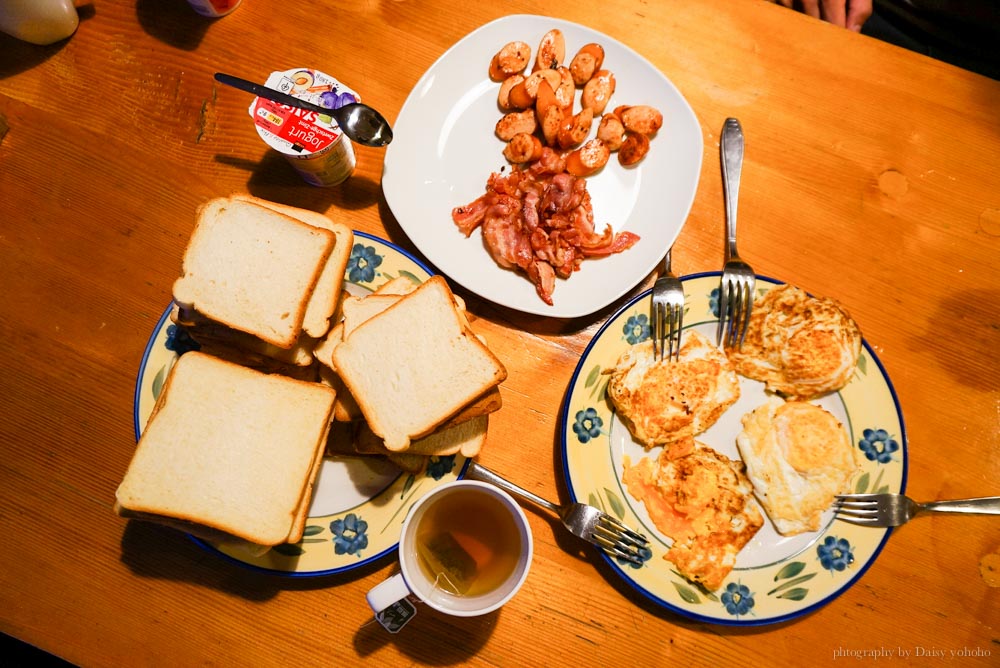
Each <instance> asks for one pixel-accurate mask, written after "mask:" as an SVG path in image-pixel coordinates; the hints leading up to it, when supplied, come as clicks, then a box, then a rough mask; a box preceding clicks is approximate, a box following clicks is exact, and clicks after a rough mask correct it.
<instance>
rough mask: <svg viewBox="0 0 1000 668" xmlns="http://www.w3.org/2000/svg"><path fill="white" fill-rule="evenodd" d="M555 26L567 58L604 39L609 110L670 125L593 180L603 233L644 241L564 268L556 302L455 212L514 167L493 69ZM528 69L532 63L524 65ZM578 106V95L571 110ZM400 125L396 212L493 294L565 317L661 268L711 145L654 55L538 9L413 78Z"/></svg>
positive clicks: (388, 180)
mask: <svg viewBox="0 0 1000 668" xmlns="http://www.w3.org/2000/svg"><path fill="white" fill-rule="evenodd" d="M550 31H559V33H560V34H561V35H562V37H563V38H564V41H565V57H564V59H563V61H562V62H561V63H560V64H561V65H569V62H570V60H571V58H572V57H573V54H574V53H576V52H577V50H579V49H581V48H582V47H584V46H585V45H588V44H591V45H595V44H596V45H599V46H600V47H601V48H602V49H603V54H604V56H603V66H602V67H603V68H604V70H606V71H609V72H611V73H613V75H614V79H615V81H616V84H615V87H614V92H613V94H612V95H611V97H610V102H609V103H608V106H607V111H608V112H611V111H612V110H613V109H615V108H617V107H618V106H620V105H643V106H647V107H652V108H655V109H657V110H658V111H659V112H660V113H661V114H662V129H659V131H658V132H656V134H655V137H653V138H652V139H650V140H649V151H648V154H647V155H645V157H644V158H643V159H642V161H641V162H638V163H636V164H634V165H631V166H628V167H624V166H622V165H620V164H619V159H618V157H615V156H614V155H613V156H612V157H611V158H610V159H609V161H608V163H607V164H606V165H605V166H604V167H603V168H601V169H600V170H599V171H597V172H595V173H593V174H592V175H589V176H587V177H586V179H585V182H586V189H587V192H588V193H589V199H590V203H591V204H592V213H593V220H592V223H593V227H594V228H595V230H596V232H598V233H601V232H602V231H606V230H609V231H613V232H614V233H615V234H616V235H622V234H630V235H632V234H634V235H637V236H638V237H639V240H638V241H637V242H636V243H635V244H634V245H633V246H631V247H630V248H628V249H627V250H624V251H622V252H615V253H611V254H607V255H605V256H601V257H597V256H596V255H595V256H588V257H587V259H585V260H584V261H582V262H581V263H580V264H579V266H578V269H577V270H575V271H572V273H570V274H569V275H568V277H563V275H564V274H563V273H560V272H557V275H556V276H555V278H554V289H553V290H552V294H551V300H552V303H551V304H548V303H546V302H545V301H543V299H542V298H540V296H539V293H538V292H537V291H536V286H535V285H534V284H533V282H532V281H533V280H534V279H531V280H529V277H528V276H530V272H529V274H528V276H526V275H525V274H524V273H522V272H521V271H514V270H512V269H510V268H504V267H502V266H500V264H499V262H500V260H494V257H495V255H494V254H495V253H497V252H498V251H497V249H496V245H495V244H487V243H484V241H486V240H487V239H488V238H489V235H488V234H487V233H485V232H484V228H485V227H486V226H485V225H484V226H483V227H480V228H479V229H477V230H475V231H472V232H471V236H468V237H467V236H466V235H465V234H464V233H463V232H462V231H461V230H460V229H459V227H458V226H457V225H456V221H454V220H453V218H452V211H453V209H455V208H456V207H459V208H461V207H464V206H465V205H467V204H468V203H469V202H472V201H473V200H476V199H477V198H479V197H480V196H482V195H483V194H484V190H485V188H486V184H487V179H489V178H490V177H491V174H507V173H510V172H511V168H512V165H511V164H510V163H509V162H508V161H507V160H506V159H505V157H504V153H503V152H504V150H505V142H504V141H503V140H502V139H501V138H500V137H499V136H498V134H497V132H496V126H497V122H498V120H500V119H501V118H502V117H503V116H504V112H503V109H502V108H501V107H500V106H498V91H499V90H500V89H501V83H500V82H499V81H497V80H495V79H491V78H490V73H489V70H490V63H491V59H492V58H493V56H494V55H495V54H496V53H497V51H498V50H499V49H501V48H502V47H504V45H505V44H508V43H510V42H512V40H523V42H524V44H525V46H526V47H530V49H531V60H534V59H535V56H536V52H541V46H540V43H541V42H542V41H543V39H544V38H545V36H546V35H547V34H549V33H550ZM530 69H531V66H530V64H529V65H528V69H527V70H525V74H527V71H529V70H530ZM564 69H565V68H564ZM602 71H603V70H602ZM582 90H583V87H582V86H578V87H577V88H576V90H575V93H572V95H575V97H576V98H577V99H578V100H580V99H582V95H583V92H582ZM579 107H580V103H579V102H575V103H574V107H573V109H574V110H578V109H579ZM529 113H530V110H529ZM599 120H600V113H599V112H598V113H596V117H595V119H594V122H593V123H592V125H591V126H590V129H589V130H588V132H589V135H588V136H589V137H591V138H596V133H597V131H598V130H597V129H598V126H599V122H598V121H599ZM394 129H395V138H394V140H393V142H392V144H390V145H389V146H388V148H387V149H386V155H385V166H384V170H383V174H382V188H383V190H384V192H385V197H386V201H387V203H388V205H389V208H390V209H391V210H392V212H393V215H394V216H395V217H396V219H397V221H398V222H399V224H400V226H401V227H402V228H403V230H404V232H405V233H406V235H407V236H408V237H409V238H410V240H411V241H412V242H413V243H414V245H415V246H416V247H417V248H419V249H420V252H421V253H422V254H423V255H424V256H425V257H427V259H428V260H429V261H430V262H431V264H432V265H433V266H434V267H435V268H436V269H437V270H438V271H440V272H442V273H443V274H445V275H446V276H448V277H449V279H451V280H454V281H456V282H457V283H459V284H461V285H462V286H463V287H464V288H466V289H467V290H469V291H471V292H473V293H475V294H477V295H479V296H481V297H483V298H485V299H488V300H490V301H492V302H494V303H496V304H499V305H501V306H505V307H509V308H513V309H516V310H519V311H522V312H525V313H531V314H536V315H542V316H551V317H557V318H575V317H582V316H585V315H589V314H591V313H594V312H596V311H599V310H601V309H602V308H604V307H605V306H607V305H608V304H611V303H612V302H614V301H615V300H617V299H619V298H620V297H622V296H623V295H625V294H626V293H627V292H629V291H630V290H631V289H633V288H634V287H635V286H636V285H638V284H639V283H640V282H641V281H642V280H643V279H644V278H645V277H646V276H648V275H649V273H650V272H651V271H652V270H653V269H654V268H655V266H656V264H657V263H658V262H659V261H660V259H662V258H663V253H664V249H666V248H669V247H670V245H671V244H672V243H673V241H674V239H675V238H676V236H677V234H678V233H679V232H680V229H681V226H682V225H683V224H684V221H685V220H686V218H687V215H688V212H689V211H690V208H691V206H692V204H693V202H694V196H695V192H696V190H697V186H698V179H699V175H700V171H701V161H702V154H703V144H704V142H703V138H702V132H701V127H700V125H699V123H698V119H697V117H696V116H695V114H694V112H693V111H692V109H691V107H690V105H689V104H688V102H687V101H686V100H685V98H684V96H683V95H682V93H681V92H680V91H679V90H678V89H677V87H676V86H675V85H674V84H673V83H672V82H671V81H670V80H669V79H668V78H667V76H665V75H664V74H663V73H661V72H660V71H659V70H658V69H657V67H656V66H655V65H653V64H652V63H651V62H650V61H648V60H647V59H646V58H645V57H643V56H642V55H641V54H639V53H637V52H636V51H635V50H633V49H631V48H630V47H628V46H627V45H625V44H623V43H622V42H620V41H618V40H616V39H614V38H612V37H610V36H608V35H604V34H602V33H600V32H597V31H595V30H593V29H591V28H588V27H586V26H583V25H579V24H576V23H572V22H569V21H565V20H563V19H557V18H552V17H546V16H532V15H512V16H506V17H503V18H500V19H497V20H495V21H492V22H490V23H487V24H485V25H483V26H481V27H480V28H478V29H476V30H475V31H473V32H471V33H470V34H468V35H466V36H465V37H463V38H462V39H461V40H459V41H458V42H457V43H456V44H454V45H453V46H451V48H449V49H448V50H447V51H446V52H445V53H444V54H442V55H441V57H440V58H438V60H437V61H436V62H435V63H434V64H432V65H431V66H430V68H429V69H428V70H427V71H426V72H425V73H424V74H423V76H422V77H421V78H420V80H419V81H418V82H417V83H416V84H415V85H414V87H413V90H412V91H411V93H410V94H409V96H408V97H407V99H406V102H405V103H404V105H403V107H402V109H401V110H400V112H399V116H398V118H397V119H396V122H395V125H394ZM521 166H523V165H521ZM535 250H536V252H540V251H538V249H535ZM584 255H586V253H584ZM505 266H511V265H505ZM518 266H520V265H518ZM564 268H565V267H564Z"/></svg>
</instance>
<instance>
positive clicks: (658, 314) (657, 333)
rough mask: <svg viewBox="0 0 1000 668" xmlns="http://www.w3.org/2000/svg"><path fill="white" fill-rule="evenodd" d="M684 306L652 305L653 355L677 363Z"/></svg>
mask: <svg viewBox="0 0 1000 668" xmlns="http://www.w3.org/2000/svg"><path fill="white" fill-rule="evenodd" d="M683 328H684V306H678V305H677V304H661V303H656V302H654V303H653V355H654V357H656V358H658V359H661V360H662V359H667V360H671V359H672V360H674V361H677V360H679V359H680V352H681V330H683Z"/></svg>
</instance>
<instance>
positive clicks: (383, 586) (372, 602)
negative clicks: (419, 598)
mask: <svg viewBox="0 0 1000 668" xmlns="http://www.w3.org/2000/svg"><path fill="white" fill-rule="evenodd" d="M366 598H367V599H368V605H369V606H370V607H371V609H372V610H374V611H375V621H377V622H378V623H379V624H381V625H382V627H383V628H384V629H385V630H386V631H388V632H389V633H398V632H399V630H400V629H402V628H403V627H404V626H406V624H407V622H409V621H410V620H411V619H413V617H414V615H416V614H417V608H416V606H414V605H413V602H412V601H411V600H410V590H409V589H408V588H407V586H406V583H405V582H404V581H403V576H402V575H401V574H399V573H397V574H396V575H394V576H392V577H391V578H389V579H388V580H386V581H385V582H382V583H380V584H379V585H378V586H376V587H375V588H374V589H372V590H371V591H370V592H368V595H367V596H366Z"/></svg>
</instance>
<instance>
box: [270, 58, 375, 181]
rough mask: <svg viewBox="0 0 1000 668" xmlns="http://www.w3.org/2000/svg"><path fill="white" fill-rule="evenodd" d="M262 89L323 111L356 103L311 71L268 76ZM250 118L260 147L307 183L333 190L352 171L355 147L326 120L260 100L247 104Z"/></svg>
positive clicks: (354, 97) (339, 86) (326, 78)
mask: <svg viewBox="0 0 1000 668" xmlns="http://www.w3.org/2000/svg"><path fill="white" fill-rule="evenodd" d="M265 85H266V86H267V87H268V88H273V89H274V90H278V91H281V92H282V93H287V94H289V95H294V96H295V97H297V98H299V99H302V100H306V101H308V102H312V103H313V104H317V105H319V106H321V107H326V108H327V109H339V108H340V107H342V106H344V105H345V104H350V103H351V102H358V101H360V100H361V96H360V95H358V93H357V92H355V91H354V90H351V89H350V88H348V87H347V86H345V85H344V84H342V83H340V82H339V81H337V80H336V79H334V78H333V77H331V76H329V75H327V74H324V73H323V72H320V71H319V70H314V69H307V68H298V69H293V70H285V71H284V72H272V73H271V75H270V76H269V77H268V78H267V81H266V82H265ZM250 116H251V117H252V118H253V121H254V125H256V127H257V134H258V135H260V138H261V139H263V140H264V143H265V144H267V145H268V146H270V147H271V148H273V149H274V150H276V151H277V152H278V153H280V154H281V155H283V156H284V157H285V159H286V160H288V162H289V163H290V164H291V165H292V167H294V168H295V170H296V171H297V172H298V173H299V174H300V175H301V176H302V178H303V179H304V180H305V181H306V183H309V184H311V185H314V186H321V187H329V186H335V185H337V184H339V183H342V182H343V181H344V180H345V179H347V177H349V176H350V175H351V174H352V173H353V172H354V167H355V165H356V164H357V160H356V158H355V157H354V147H353V146H352V145H351V140H350V139H348V138H347V137H346V136H345V135H344V133H343V132H342V131H341V129H340V126H338V125H337V122H336V121H335V120H333V118H331V117H330V116H326V115H321V114H316V113H314V112H312V111H306V110H305V109H299V108H297V107H289V106H287V105H284V104H281V103H280V102H273V101H271V100H266V99H264V98H262V97H257V98H254V100H253V102H252V103H251V104H250Z"/></svg>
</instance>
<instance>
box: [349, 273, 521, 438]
mask: <svg viewBox="0 0 1000 668" xmlns="http://www.w3.org/2000/svg"><path fill="white" fill-rule="evenodd" d="M463 320H464V317H463V316H462V315H460V313H459V311H458V308H457V307H456V305H455V300H454V298H453V296H452V293H451V289H450V288H449V287H448V284H447V282H446V281H445V280H444V278H442V277H441V276H434V277H432V278H430V279H428V280H427V281H426V282H425V283H423V284H421V285H420V286H419V287H418V288H416V289H415V290H414V291H413V292H411V293H410V294H408V295H406V296H405V297H403V298H402V299H400V300H399V301H398V302H396V303H395V304H393V305H392V306H390V307H389V308H387V309H386V310H385V311H383V312H381V313H379V314H378V315H376V316H374V317H372V318H371V319H369V320H367V321H365V322H364V323H362V324H361V325H359V326H358V328H357V329H355V330H354V332H352V333H351V335H350V336H348V337H347V338H345V339H344V341H343V342H342V343H341V344H340V345H338V346H337V347H336V349H335V350H334V351H333V362H334V366H335V368H336V369H337V373H338V374H339V375H340V378H341V380H343V382H344V385H345V387H346V389H347V391H349V392H350V393H351V395H352V396H353V397H354V399H355V401H357V403H358V406H359V407H360V408H361V412H362V413H363V414H364V417H365V420H366V421H367V422H368V425H369V426H370V427H371V429H372V431H373V432H375V433H376V434H377V435H378V436H380V437H381V438H382V439H383V440H384V441H385V445H386V447H387V448H388V449H389V450H392V451H393V452H399V451H402V450H405V449H406V448H407V447H409V445H410V440H411V439H415V438H420V437H421V436H426V435H428V434H430V433H431V432H432V431H434V430H435V429H436V428H437V426H438V425H440V424H441V423H442V422H444V421H445V420H447V419H448V418H449V417H450V416H451V415H453V414H455V413H457V412H458V411H459V410H460V409H461V408H462V407H464V406H465V405H467V404H469V403H470V402H472V401H473V400H474V399H476V398H478V397H480V396H482V395H483V394H485V393H486V392H487V390H490V389H491V388H494V387H496V386H497V385H499V384H500V383H501V382H502V381H503V380H504V379H505V378H506V377H507V370H506V369H505V368H504V366H503V364H502V363H501V362H500V360H499V359H497V357H496V356H495V355H494V354H493V353H492V352H491V351H490V350H489V348H487V347H486V346H485V345H483V343H482V342H481V341H480V340H479V339H477V338H476V336H475V335H474V334H473V333H472V332H471V331H470V330H469V329H468V328H467V327H466V326H465V325H464V323H463Z"/></svg>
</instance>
